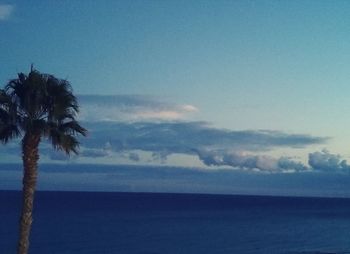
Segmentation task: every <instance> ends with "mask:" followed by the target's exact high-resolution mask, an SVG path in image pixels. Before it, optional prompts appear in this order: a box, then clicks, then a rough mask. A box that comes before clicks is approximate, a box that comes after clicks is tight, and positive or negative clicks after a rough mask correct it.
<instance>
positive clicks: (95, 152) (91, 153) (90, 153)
mask: <svg viewBox="0 0 350 254" xmlns="http://www.w3.org/2000/svg"><path fill="white" fill-rule="evenodd" d="M108 155H109V153H108V151H107V150H106V149H84V150H82V151H81V152H80V156H83V157H90V158H99V157H106V156H108Z"/></svg>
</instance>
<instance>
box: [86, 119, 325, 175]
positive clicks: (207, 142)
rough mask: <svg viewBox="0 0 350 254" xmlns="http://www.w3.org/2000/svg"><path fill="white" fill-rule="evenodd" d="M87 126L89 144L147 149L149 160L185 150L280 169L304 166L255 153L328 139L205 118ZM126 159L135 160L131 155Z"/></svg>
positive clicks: (215, 160)
mask: <svg viewBox="0 0 350 254" xmlns="http://www.w3.org/2000/svg"><path fill="white" fill-rule="evenodd" d="M86 127H87V128H88V129H89V131H90V136H89V138H87V139H83V140H81V141H82V145H83V147H85V148H87V149H106V144H108V149H109V150H110V151H113V152H114V153H123V152H130V151H135V150H138V151H144V152H150V153H151V158H150V161H152V162H160V163H162V164H164V163H165V162H166V161H167V157H168V156H169V155H172V154H186V155H192V156H196V157H198V158H199V159H200V160H201V161H202V162H203V163H204V164H205V165H207V166H231V167H234V168H241V169H250V170H265V171H266V170H268V171H281V172H295V171H303V170H306V169H307V167H306V166H304V165H303V164H302V163H300V162H295V161H293V160H291V159H290V158H287V157H281V158H273V157H270V156H266V155H257V153H259V152H264V151H269V150H272V149H275V148H279V147H305V146H307V145H312V144H319V143H324V142H326V141H327V138H321V137H314V136H309V135H304V134H288V133H283V132H277V131H230V130H225V129H218V128H214V127H211V126H210V125H208V124H206V123H204V122H158V123H150V122H134V123H125V122H95V123H86ZM101 155H102V154H101ZM83 156H89V154H86V153H83ZM93 156H94V155H93ZM129 159H130V160H133V161H136V160H134V159H133V157H130V156H129Z"/></svg>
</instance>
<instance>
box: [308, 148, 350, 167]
mask: <svg viewBox="0 0 350 254" xmlns="http://www.w3.org/2000/svg"><path fill="white" fill-rule="evenodd" d="M309 165H310V166H311V167H312V168H313V169H316V170H321V171H335V170H338V171H339V170H350V166H349V165H348V164H347V161H346V160H342V159H341V157H340V155H338V154H331V153H330V152H328V151H327V150H326V149H324V150H322V151H321V152H314V153H309Z"/></svg>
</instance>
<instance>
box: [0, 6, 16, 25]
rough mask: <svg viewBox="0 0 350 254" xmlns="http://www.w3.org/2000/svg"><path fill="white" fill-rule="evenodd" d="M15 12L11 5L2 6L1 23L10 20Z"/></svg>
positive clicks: (0, 10)
mask: <svg viewBox="0 0 350 254" xmlns="http://www.w3.org/2000/svg"><path fill="white" fill-rule="evenodd" d="M13 10H14V6H13V5H11V4H0V21H4V20H8V19H9V18H10V17H11V14H12V12H13Z"/></svg>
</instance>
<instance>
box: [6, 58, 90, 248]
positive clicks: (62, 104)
mask: <svg viewBox="0 0 350 254" xmlns="http://www.w3.org/2000/svg"><path fill="white" fill-rule="evenodd" d="M77 113H78V102H77V99H76V97H75V96H74V95H73V93H72V88H71V86H70V84H69V82H68V81H67V80H62V79H58V78H55V77H54V76H53V75H49V74H42V73H40V72H38V71H37V70H34V69H33V65H32V67H31V71H30V72H29V74H28V75H25V74H23V73H19V74H18V77H17V78H16V79H13V80H10V81H9V82H8V84H7V85H6V86H5V88H4V89H0V141H1V142H3V143H7V142H9V141H10V140H11V139H14V138H18V137H22V160H23V193H22V195H23V201H22V202H23V203H22V213H21V217H20V234H19V241H18V249H17V253H18V254H26V253H28V249H29V235H30V229H31V224H32V210H33V200H34V192H35V186H36V182H37V174H38V171H37V169H38V160H39V153H38V147H39V143H40V141H41V139H42V138H47V139H48V140H49V141H51V143H52V146H53V147H54V148H55V149H56V150H62V151H64V152H65V153H66V154H68V155H69V154H70V153H71V152H73V153H77V152H78V148H79V142H78V140H77V139H76V136H77V135H83V136H85V135H86V130H85V129H84V128H83V127H81V126H80V124H79V123H78V122H77V121H76V119H75V117H76V115H77Z"/></svg>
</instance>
